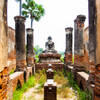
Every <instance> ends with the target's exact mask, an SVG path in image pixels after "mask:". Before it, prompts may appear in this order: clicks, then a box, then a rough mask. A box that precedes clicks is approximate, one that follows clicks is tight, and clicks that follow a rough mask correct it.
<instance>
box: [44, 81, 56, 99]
mask: <svg viewBox="0 0 100 100" xmlns="http://www.w3.org/2000/svg"><path fill="white" fill-rule="evenodd" d="M44 100H57V86H56V83H53V84H48V83H47V82H46V83H45V84H44Z"/></svg>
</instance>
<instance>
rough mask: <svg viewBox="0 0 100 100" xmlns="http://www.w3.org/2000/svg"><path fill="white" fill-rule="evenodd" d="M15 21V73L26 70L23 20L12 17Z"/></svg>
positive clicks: (22, 18)
mask: <svg viewBox="0 0 100 100" xmlns="http://www.w3.org/2000/svg"><path fill="white" fill-rule="evenodd" d="M14 20H15V40H16V71H24V70H26V53H25V18H24V17H22V16H16V17H14Z"/></svg>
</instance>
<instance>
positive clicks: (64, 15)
mask: <svg viewBox="0 0 100 100" xmlns="http://www.w3.org/2000/svg"><path fill="white" fill-rule="evenodd" d="M35 1H36V2H37V3H39V4H42V5H43V7H44V8H45V15H44V16H43V17H42V18H41V20H40V21H39V22H36V21H34V22H33V28H34V45H39V46H40V47H42V48H45V42H46V41H47V37H48V36H49V35H50V36H52V38H53V41H54V42H55V48H56V50H58V51H65V28H67V27H73V28H74V19H75V18H76V17H77V15H79V14H83V15H85V16H86V21H85V27H87V26H88V0H35ZM23 2H24V0H23ZM16 15H19V3H18V2H16V1H15V0H8V25H9V26H10V27H12V28H15V22H14V16H16ZM25 25H26V28H30V19H27V20H26V24H25Z"/></svg>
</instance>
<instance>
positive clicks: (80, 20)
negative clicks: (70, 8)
mask: <svg viewBox="0 0 100 100" xmlns="http://www.w3.org/2000/svg"><path fill="white" fill-rule="evenodd" d="M85 19H86V16H85V15H78V16H77V18H76V20H77V21H78V22H81V23H84V22H85Z"/></svg>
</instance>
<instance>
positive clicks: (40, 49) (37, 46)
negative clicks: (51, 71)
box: [34, 45, 43, 55]
mask: <svg viewBox="0 0 100 100" xmlns="http://www.w3.org/2000/svg"><path fill="white" fill-rule="evenodd" d="M34 51H35V54H36V55H39V54H41V53H42V51H43V48H40V47H39V45H36V46H35V47H34Z"/></svg>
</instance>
